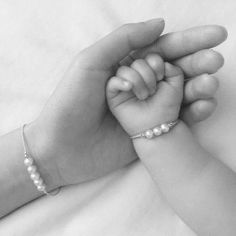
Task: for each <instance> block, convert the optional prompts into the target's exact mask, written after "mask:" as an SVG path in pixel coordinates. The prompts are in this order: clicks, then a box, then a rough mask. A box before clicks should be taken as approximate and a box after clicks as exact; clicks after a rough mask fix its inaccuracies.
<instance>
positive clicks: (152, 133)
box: [130, 119, 179, 139]
mask: <svg viewBox="0 0 236 236" xmlns="http://www.w3.org/2000/svg"><path fill="white" fill-rule="evenodd" d="M178 123H179V120H178V119H177V120H174V121H170V122H166V123H162V124H158V125H156V126H154V127H152V128H149V129H147V130H145V131H143V132H141V133H138V134H135V135H132V136H130V138H131V139H138V138H145V139H153V138H156V137H158V136H161V135H163V134H166V133H168V132H169V131H170V130H171V129H172V128H173V127H174V126H176V125H177V124H178Z"/></svg>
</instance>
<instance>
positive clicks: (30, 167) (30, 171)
mask: <svg viewBox="0 0 236 236" xmlns="http://www.w3.org/2000/svg"><path fill="white" fill-rule="evenodd" d="M27 170H28V172H29V173H30V174H33V173H35V172H36V171H37V168H36V166H34V165H32V166H28V168H27Z"/></svg>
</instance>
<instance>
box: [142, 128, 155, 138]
mask: <svg viewBox="0 0 236 236" xmlns="http://www.w3.org/2000/svg"><path fill="white" fill-rule="evenodd" d="M144 135H145V137H146V138H147V139H151V138H153V132H152V130H147V131H146V132H145V134H144Z"/></svg>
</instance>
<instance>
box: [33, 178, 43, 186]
mask: <svg viewBox="0 0 236 236" xmlns="http://www.w3.org/2000/svg"><path fill="white" fill-rule="evenodd" d="M34 184H35V185H36V186H39V185H43V180H42V179H41V178H39V179H36V180H34Z"/></svg>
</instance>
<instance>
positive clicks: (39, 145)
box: [22, 120, 62, 191]
mask: <svg viewBox="0 0 236 236" xmlns="http://www.w3.org/2000/svg"><path fill="white" fill-rule="evenodd" d="M24 134H25V138H26V140H27V146H28V149H29V150H28V152H29V154H30V155H32V158H33V159H34V161H35V163H36V165H37V169H38V170H39V173H40V175H41V176H42V178H43V180H44V182H45V184H46V186H47V191H52V190H54V189H56V188H58V187H61V186H62V182H61V180H60V175H59V172H58V169H57V164H56V161H55V158H53V157H52V156H50V155H48V154H47V150H50V146H49V145H50V142H47V140H46V135H45V134H44V133H43V131H42V129H41V128H40V126H39V125H38V123H37V120H36V121H33V122H31V123H28V124H27V125H26V126H25V128H24ZM22 161H23V157H22Z"/></svg>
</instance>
